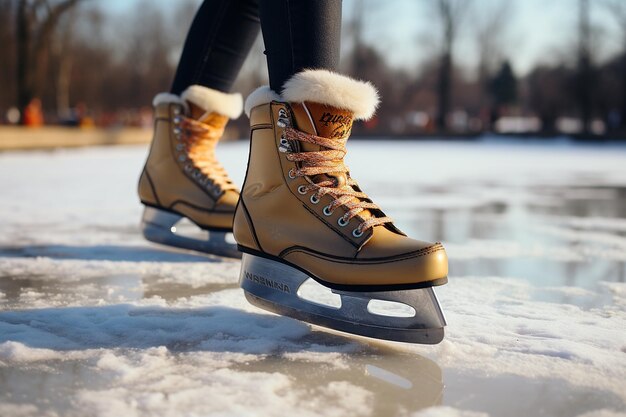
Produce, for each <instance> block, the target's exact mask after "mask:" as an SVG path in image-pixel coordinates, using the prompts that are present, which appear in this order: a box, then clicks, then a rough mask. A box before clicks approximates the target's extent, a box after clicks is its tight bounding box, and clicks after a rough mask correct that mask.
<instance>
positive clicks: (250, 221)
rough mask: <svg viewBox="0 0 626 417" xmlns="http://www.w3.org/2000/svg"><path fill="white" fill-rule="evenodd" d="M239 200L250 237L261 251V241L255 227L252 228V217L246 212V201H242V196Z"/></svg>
mask: <svg viewBox="0 0 626 417" xmlns="http://www.w3.org/2000/svg"><path fill="white" fill-rule="evenodd" d="M239 201H240V203H241V207H243V215H244V217H245V218H246V222H247V223H248V227H249V228H250V231H251V232H252V238H253V239H254V243H256V245H257V247H258V248H259V250H260V251H262V252H264V251H263V246H261V242H260V241H259V238H258V236H257V234H256V229H255V228H254V224H253V223H252V218H251V217H250V213H249V212H248V207H246V203H244V202H243V198H241V197H239Z"/></svg>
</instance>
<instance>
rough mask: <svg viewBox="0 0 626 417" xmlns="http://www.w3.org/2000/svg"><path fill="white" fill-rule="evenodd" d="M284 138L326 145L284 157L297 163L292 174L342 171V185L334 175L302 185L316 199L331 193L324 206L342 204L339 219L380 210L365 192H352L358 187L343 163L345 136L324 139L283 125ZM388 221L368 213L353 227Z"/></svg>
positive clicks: (362, 228)
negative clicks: (344, 210) (344, 208)
mask: <svg viewBox="0 0 626 417" xmlns="http://www.w3.org/2000/svg"><path fill="white" fill-rule="evenodd" d="M285 138H286V139H289V140H296V141H300V142H306V143H311V144H314V145H319V146H321V147H323V148H327V150H322V151H312V152H289V153H287V155H286V157H287V159H288V160H289V161H292V162H300V167H299V168H297V169H295V170H293V172H291V173H290V174H291V175H292V176H295V177H303V176H308V177H312V176H316V175H320V174H332V173H342V174H344V175H345V178H346V182H345V184H343V185H339V181H338V180H337V179H336V178H333V177H323V176H322V177H318V178H319V179H321V181H316V182H313V183H311V184H308V185H305V186H304V188H303V193H304V192H309V191H315V194H314V196H315V197H316V198H318V199H319V198H321V197H322V196H324V195H326V194H328V195H330V196H332V197H333V199H334V200H333V201H332V202H331V203H330V204H329V205H328V206H327V210H328V211H329V212H330V213H332V212H333V211H334V210H335V209H336V208H337V207H339V206H344V207H346V208H347V209H348V211H347V212H346V214H344V215H343V221H344V222H346V223H347V222H348V221H349V220H350V219H352V218H353V217H355V216H357V215H358V214H359V213H361V212H363V211H364V210H380V207H378V205H376V204H374V203H372V202H371V200H370V198H369V197H368V196H367V194H365V193H364V192H361V191H356V190H355V189H354V188H353V186H357V187H358V184H357V182H356V181H355V180H354V179H352V178H350V174H349V172H348V171H349V170H348V167H347V166H346V165H345V164H344V162H343V158H344V156H345V155H346V152H347V151H346V143H347V141H348V136H345V137H343V138H325V137H321V136H316V135H312V134H309V133H306V132H302V131H300V130H297V129H294V128H292V127H289V126H287V127H285ZM312 180H313V179H312ZM362 200H370V201H362ZM392 221H393V220H392V219H391V218H389V217H376V216H375V214H374V213H371V217H370V218H368V219H365V220H363V222H362V223H361V224H360V225H359V226H358V227H357V229H356V233H357V234H359V235H360V234H362V233H363V232H365V231H366V230H368V229H371V228H373V227H374V226H378V225H382V224H385V223H391V222H392Z"/></svg>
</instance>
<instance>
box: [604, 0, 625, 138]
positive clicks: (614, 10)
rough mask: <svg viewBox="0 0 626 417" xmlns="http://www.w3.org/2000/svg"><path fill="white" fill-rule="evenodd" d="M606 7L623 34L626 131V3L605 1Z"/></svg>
mask: <svg viewBox="0 0 626 417" xmlns="http://www.w3.org/2000/svg"><path fill="white" fill-rule="evenodd" d="M603 4H604V6H605V8H606V9H607V10H608V11H609V13H610V14H611V16H613V18H614V19H615V21H616V22H617V24H618V26H619V28H620V31H621V32H622V33H621V35H622V39H621V42H622V50H621V67H622V68H621V73H622V92H621V93H622V104H621V107H622V108H621V111H620V114H621V118H620V119H621V127H622V129H626V2H624V1H623V0H604V3H603Z"/></svg>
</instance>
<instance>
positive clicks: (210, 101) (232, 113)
mask: <svg viewBox="0 0 626 417" xmlns="http://www.w3.org/2000/svg"><path fill="white" fill-rule="evenodd" d="M180 97H181V98H182V99H183V100H185V101H188V102H190V103H193V104H195V105H196V106H198V107H200V108H201V109H203V110H204V111H206V112H215V113H218V114H221V115H223V116H228V117H229V118H231V119H236V118H237V117H239V116H240V115H241V109H242V108H243V99H242V98H241V94H239V93H233V94H228V93H223V92H221V91H217V90H213V89H212V88H208V87H204V86H201V85H191V86H189V87H187V89H186V90H185V91H183V93H182V94H181V95H180Z"/></svg>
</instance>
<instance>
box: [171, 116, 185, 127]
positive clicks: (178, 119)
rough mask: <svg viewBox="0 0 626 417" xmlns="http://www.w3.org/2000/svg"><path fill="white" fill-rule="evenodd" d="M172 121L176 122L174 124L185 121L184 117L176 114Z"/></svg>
mask: <svg viewBox="0 0 626 417" xmlns="http://www.w3.org/2000/svg"><path fill="white" fill-rule="evenodd" d="M172 121H173V122H174V124H176V125H177V124H180V122H182V121H183V118H182V117H180V116H174V118H173V119H172Z"/></svg>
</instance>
